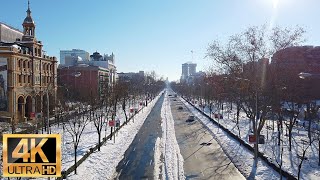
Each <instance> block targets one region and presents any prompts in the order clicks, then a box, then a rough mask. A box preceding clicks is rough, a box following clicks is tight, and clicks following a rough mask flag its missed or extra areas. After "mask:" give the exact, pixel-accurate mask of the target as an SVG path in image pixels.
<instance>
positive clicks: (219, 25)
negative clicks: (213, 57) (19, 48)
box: [0, 0, 320, 80]
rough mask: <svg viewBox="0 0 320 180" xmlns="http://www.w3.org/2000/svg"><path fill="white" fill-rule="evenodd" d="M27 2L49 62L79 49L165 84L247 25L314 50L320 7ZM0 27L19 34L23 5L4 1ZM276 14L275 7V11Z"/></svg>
mask: <svg viewBox="0 0 320 180" xmlns="http://www.w3.org/2000/svg"><path fill="white" fill-rule="evenodd" d="M276 1H277V0H92V1H89V0H30V4H31V11H32V17H33V19H34V21H35V23H36V36H37V38H38V40H41V41H42V42H43V44H44V49H45V50H46V51H47V54H48V55H50V56H56V57H58V58H59V51H60V50H65V49H72V48H78V49H84V50H87V51H88V52H89V53H90V54H92V53H93V52H94V51H96V50H97V51H98V52H100V53H102V54H103V53H107V54H110V53H111V52H114V54H115V55H116V65H117V68H118V72H128V71H133V72H134V71H139V70H144V71H151V70H155V71H156V72H157V73H158V74H160V75H163V76H164V77H169V80H177V79H179V77H180V75H181V64H182V63H184V62H187V61H192V55H191V50H193V51H194V53H193V62H195V63H197V64H198V67H197V70H198V71H199V70H206V68H207V67H208V66H209V65H210V61H209V60H207V59H204V56H205V53H206V48H207V47H208V44H209V43H210V42H212V41H213V40H216V39H219V40H222V41H224V40H225V39H227V38H228V37H229V36H230V35H233V34H236V33H239V32H241V31H243V30H244V29H246V28H247V27H249V26H252V25H262V24H265V23H267V24H269V23H270V21H272V22H273V23H274V24H276V25H280V26H289V27H294V26H295V25H300V26H302V27H304V28H305V29H306V30H307V34H306V38H307V42H306V44H308V45H320V23H319V17H320V11H319V7H320V0H278V3H277V5H275V2H276ZM0 5H1V6H0V21H2V22H5V23H7V24H9V25H11V26H13V27H16V28H18V29H22V25H21V24H22V21H23V19H24V18H25V16H26V10H27V0H2V1H1V2H0ZM275 7H276V8H275Z"/></svg>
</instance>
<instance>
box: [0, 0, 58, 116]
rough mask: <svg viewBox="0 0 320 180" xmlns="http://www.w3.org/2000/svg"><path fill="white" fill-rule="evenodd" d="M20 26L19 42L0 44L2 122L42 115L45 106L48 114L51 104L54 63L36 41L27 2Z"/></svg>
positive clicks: (53, 89)
mask: <svg viewBox="0 0 320 180" xmlns="http://www.w3.org/2000/svg"><path fill="white" fill-rule="evenodd" d="M22 26H23V36H22V37H21V39H19V38H18V39H16V41H15V42H1V44H0V84H1V87H0V93H1V97H0V107H1V108H0V118H1V119H2V120H6V121H9V120H13V121H14V122H24V121H27V120H30V119H32V118H31V114H33V113H42V114H43V115H46V114H47V113H48V112H47V111H46V110H47V109H48V108H47V107H48V106H49V110H51V111H52V109H53V105H54V103H55V96H56V79H55V76H56V70H57V60H56V58H55V57H49V56H47V55H45V54H44V51H43V49H42V48H43V45H42V43H41V41H37V39H36V36H35V29H36V25H35V23H34V21H33V19H32V16H31V10H30V7H29V3H28V9H27V17H26V18H25V19H24V21H23V24H22ZM47 97H49V99H48V98H47Z"/></svg>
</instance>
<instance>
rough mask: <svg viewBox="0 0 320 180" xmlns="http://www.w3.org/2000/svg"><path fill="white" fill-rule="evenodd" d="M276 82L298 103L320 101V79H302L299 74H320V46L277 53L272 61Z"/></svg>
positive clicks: (291, 48) (302, 47) (300, 47)
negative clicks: (311, 100) (312, 100)
mask: <svg viewBox="0 0 320 180" xmlns="http://www.w3.org/2000/svg"><path fill="white" fill-rule="evenodd" d="M270 65H271V69H272V75H273V77H274V82H275V83H276V84H278V85H280V86H282V87H283V88H284V87H285V89H288V91H287V92H286V94H287V96H288V97H289V96H291V97H294V99H296V100H297V101H300V100H301V101H307V100H310V99H320V78H307V79H304V80H303V79H301V78H299V76H298V74H299V73H301V72H307V73H312V74H318V75H319V74H320V46H295V47H289V48H285V49H283V50H280V51H278V52H276V53H275V54H274V55H273V57H272V61H271V64H270Z"/></svg>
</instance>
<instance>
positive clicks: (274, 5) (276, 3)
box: [272, 0, 279, 9]
mask: <svg viewBox="0 0 320 180" xmlns="http://www.w3.org/2000/svg"><path fill="white" fill-rule="evenodd" d="M272 4H273V9H276V8H277V7H278V4H279V0H272Z"/></svg>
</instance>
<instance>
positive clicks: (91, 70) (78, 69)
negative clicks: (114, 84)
mask: <svg viewBox="0 0 320 180" xmlns="http://www.w3.org/2000/svg"><path fill="white" fill-rule="evenodd" d="M76 75H78V76H76ZM58 81H59V85H61V86H62V87H64V88H66V89H67V90H68V92H69V93H70V94H68V95H67V96H70V97H66V98H67V99H69V98H70V99H76V100H82V101H89V100H90V99H91V100H94V99H100V98H101V97H103V96H104V95H105V92H106V88H108V85H109V70H108V69H107V68H104V67H99V66H92V65H86V64H78V65H74V66H68V67H63V66H60V67H59V68H58Z"/></svg>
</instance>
